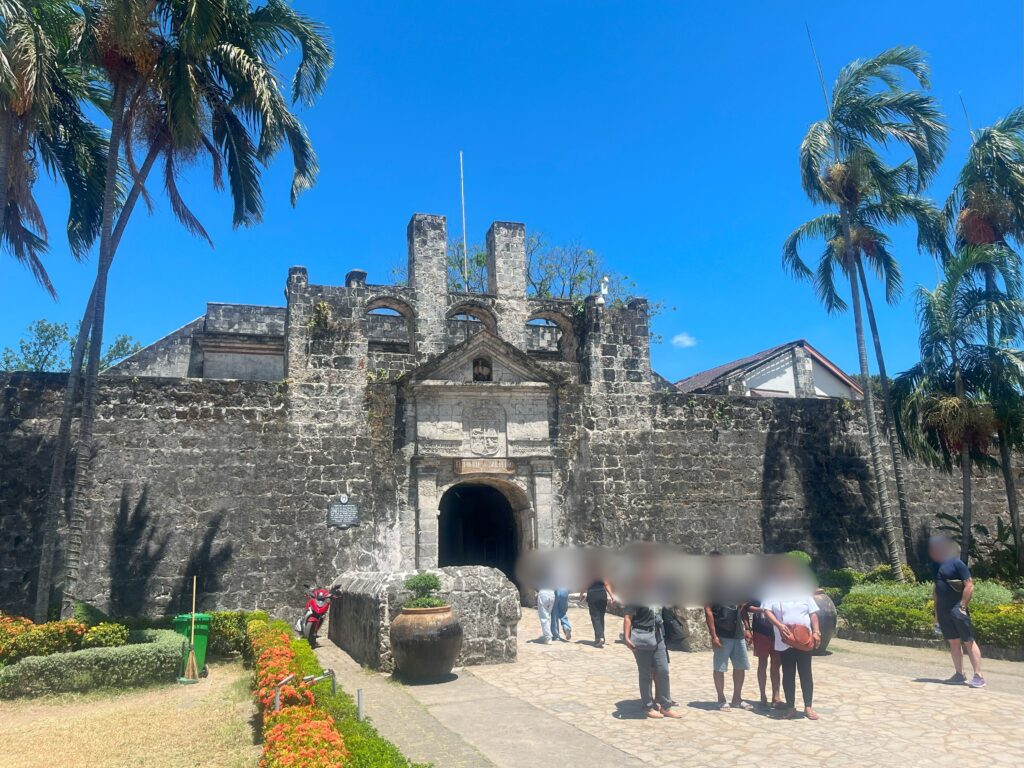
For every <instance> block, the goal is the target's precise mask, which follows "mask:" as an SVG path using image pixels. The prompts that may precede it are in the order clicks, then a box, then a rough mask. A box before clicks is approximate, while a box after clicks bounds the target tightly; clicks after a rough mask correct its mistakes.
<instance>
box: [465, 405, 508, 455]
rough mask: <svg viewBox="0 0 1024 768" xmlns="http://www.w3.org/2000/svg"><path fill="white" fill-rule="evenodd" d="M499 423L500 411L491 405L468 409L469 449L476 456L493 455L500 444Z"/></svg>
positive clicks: (500, 421)
mask: <svg viewBox="0 0 1024 768" xmlns="http://www.w3.org/2000/svg"><path fill="white" fill-rule="evenodd" d="M501 423H502V418H501V412H500V411H499V410H498V409H497V408H495V407H493V406H480V407H478V408H474V409H473V410H472V411H470V414H469V450H470V451H471V452H472V453H473V454H475V455H476V456H494V455H495V454H496V453H497V452H498V448H499V447H500V445H501V431H502V430H501Z"/></svg>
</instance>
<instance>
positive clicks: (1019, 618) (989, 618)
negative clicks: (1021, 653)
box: [971, 601, 1024, 648]
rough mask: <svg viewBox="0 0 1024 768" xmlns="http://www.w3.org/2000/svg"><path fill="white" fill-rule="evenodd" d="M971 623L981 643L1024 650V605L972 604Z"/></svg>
mask: <svg viewBox="0 0 1024 768" xmlns="http://www.w3.org/2000/svg"><path fill="white" fill-rule="evenodd" d="M971 623H973V624H974V634H975V637H977V639H978V642H979V643H985V644H986V645H998V646H1002V647H1003V648H1024V605H1021V604H1019V603H1011V604H1009V605H979V606H977V607H975V606H974V603H973V601H972V603H971Z"/></svg>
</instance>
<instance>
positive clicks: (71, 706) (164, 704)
mask: <svg viewBox="0 0 1024 768" xmlns="http://www.w3.org/2000/svg"><path fill="white" fill-rule="evenodd" d="M249 675H250V673H249V672H248V671H247V670H245V669H243V667H242V665H241V664H239V663H230V664H211V665H210V676H209V677H208V678H206V679H205V680H202V681H200V682H199V684H197V685H168V686H162V687H159V688H147V689H144V690H141V691H134V692H132V691H129V692H125V693H120V694H101V693H96V694H86V695H73V696H72V695H68V696H60V697H48V698H42V699H20V700H14V701H3V702H0V768H39V767H40V766H62V768H79V767H81V768H139V767H141V766H145V768H193V767H194V766H217V767H218V768H255V766H256V764H257V763H258V762H259V755H260V748H259V746H256V745H255V744H254V738H253V737H254V726H253V723H254V718H255V715H256V709H255V707H254V705H253V701H252V695H251V693H250V691H249Z"/></svg>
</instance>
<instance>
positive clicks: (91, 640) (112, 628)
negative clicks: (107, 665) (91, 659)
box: [82, 622, 128, 648]
mask: <svg viewBox="0 0 1024 768" xmlns="http://www.w3.org/2000/svg"><path fill="white" fill-rule="evenodd" d="M127 643H128V627H126V626H125V625H124V624H114V623H112V622H103V623H101V624H97V625H96V626H94V627H89V628H88V629H87V630H85V634H84V635H82V647H83V648H116V647H118V646H119V645H126V644H127Z"/></svg>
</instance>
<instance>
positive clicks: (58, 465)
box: [34, 143, 163, 622]
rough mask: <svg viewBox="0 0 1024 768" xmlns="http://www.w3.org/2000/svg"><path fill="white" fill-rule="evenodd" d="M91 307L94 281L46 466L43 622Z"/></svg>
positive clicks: (124, 217) (145, 167)
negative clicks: (48, 466)
mask: <svg viewBox="0 0 1024 768" xmlns="http://www.w3.org/2000/svg"><path fill="white" fill-rule="evenodd" d="M162 148H163V144H162V143H156V144H154V145H153V146H152V147H151V148H150V150H149V153H148V155H147V156H146V159H145V161H144V162H143V164H142V167H141V168H140V169H139V176H138V178H137V179H136V180H135V183H134V184H133V185H132V189H131V192H129V193H128V197H126V198H125V201H124V205H123V206H122V208H121V212H120V213H119V214H118V217H117V225H116V226H115V227H114V232H113V238H112V243H111V258H113V256H114V255H116V253H117V248H118V246H119V245H120V243H121V236H122V235H123V234H124V228H125V225H126V224H127V223H128V218H129V217H130V216H131V214H132V211H133V210H134V209H135V204H136V203H137V202H138V200H139V197H140V196H141V194H142V190H143V187H144V186H145V183H146V179H147V178H148V177H149V173H150V171H151V170H152V169H153V165H154V163H155V162H156V160H157V158H158V157H159V155H160V151H161V150H162ZM95 307H96V286H95V284H94V285H93V292H92V293H91V294H89V301H88V303H87V304H86V307H85V313H84V314H83V315H82V322H81V325H80V326H79V332H78V338H77V339H76V340H75V348H74V350H73V351H72V355H71V372H70V373H69V374H68V383H67V386H66V387H65V390H64V403H63V405H62V407H61V415H60V426H59V427H58V429H57V439H56V441H55V444H54V451H53V464H52V466H51V469H50V488H49V492H48V493H47V496H46V508H45V510H44V513H43V515H44V516H43V526H42V542H41V544H40V554H39V571H38V575H37V577H36V600H35V611H34V616H35V620H36V621H37V622H40V621H45V620H46V617H47V614H48V612H49V601H50V591H51V589H52V585H53V558H54V554H55V551H56V546H57V533H58V530H59V527H60V510H61V506H62V505H63V503H64V492H65V479H66V473H67V460H68V455H69V454H70V451H71V425H72V422H73V421H74V414H75V405H76V404H77V402H78V392H79V387H80V385H81V382H82V365H83V362H84V360H85V350H86V349H87V348H88V344H89V338H90V336H91V335H92V334H91V330H92V325H93V315H94V310H95Z"/></svg>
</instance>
